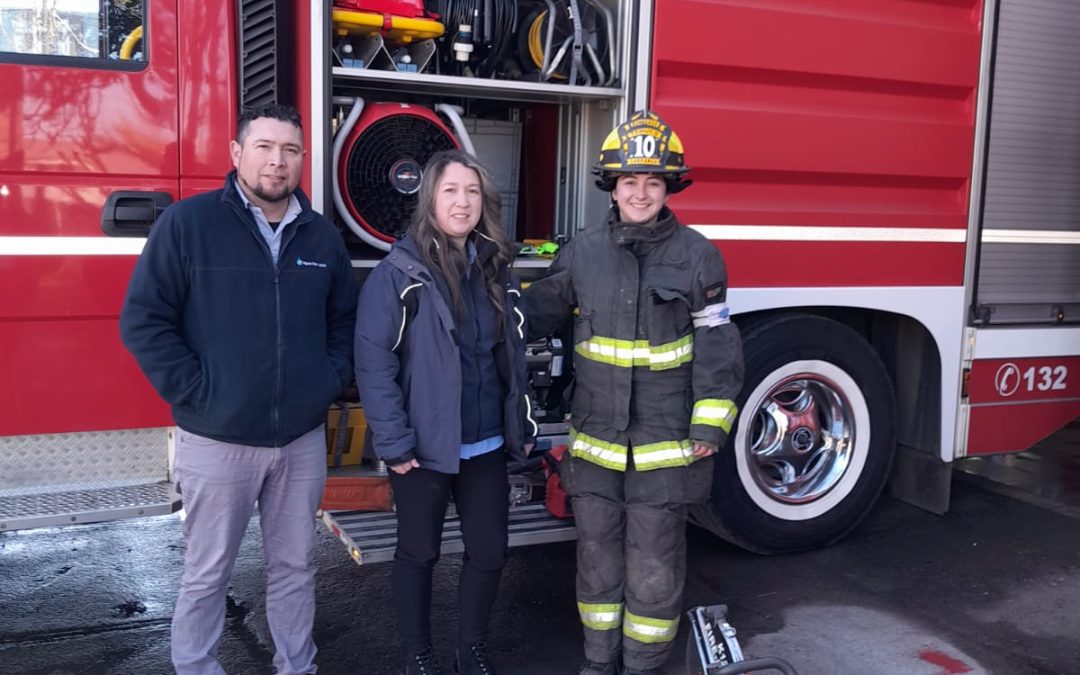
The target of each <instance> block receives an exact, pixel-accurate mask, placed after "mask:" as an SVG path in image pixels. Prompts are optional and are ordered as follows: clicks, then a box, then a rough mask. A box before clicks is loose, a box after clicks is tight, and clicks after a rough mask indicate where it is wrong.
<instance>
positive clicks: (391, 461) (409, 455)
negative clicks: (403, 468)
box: [383, 450, 416, 466]
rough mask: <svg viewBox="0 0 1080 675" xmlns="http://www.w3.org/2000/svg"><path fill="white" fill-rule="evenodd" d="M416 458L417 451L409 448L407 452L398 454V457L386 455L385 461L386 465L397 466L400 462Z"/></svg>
mask: <svg viewBox="0 0 1080 675" xmlns="http://www.w3.org/2000/svg"><path fill="white" fill-rule="evenodd" d="M414 459H416V453H415V452H413V451H412V450H408V451H406V452H405V454H402V455H398V456H397V457H384V458H383V463H384V464H386V466H397V465H398V464H404V463H405V462H411V461H412V460H414Z"/></svg>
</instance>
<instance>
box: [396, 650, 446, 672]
mask: <svg viewBox="0 0 1080 675" xmlns="http://www.w3.org/2000/svg"><path fill="white" fill-rule="evenodd" d="M405 675H442V670H441V669H440V668H439V660H438V659H437V658H435V652H434V651H433V650H432V649H431V647H428V648H427V649H425V650H424V651H422V652H417V653H415V654H409V655H407V656H406V657H405Z"/></svg>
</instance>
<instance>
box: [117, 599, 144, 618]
mask: <svg viewBox="0 0 1080 675" xmlns="http://www.w3.org/2000/svg"><path fill="white" fill-rule="evenodd" d="M113 609H114V610H116V615H117V616H119V617H121V618H124V619H130V618H131V617H133V616H135V615H136V614H146V605H144V604H142V603H141V602H139V601H138V600H127V601H125V602H121V603H120V604H119V605H116V606H115V607H113Z"/></svg>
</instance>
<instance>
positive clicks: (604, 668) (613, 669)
mask: <svg viewBox="0 0 1080 675" xmlns="http://www.w3.org/2000/svg"><path fill="white" fill-rule="evenodd" d="M578 675H619V664H618V663H615V662H612V663H596V662H594V661H589V660H588V659H585V663H583V664H581V669H580V670H578Z"/></svg>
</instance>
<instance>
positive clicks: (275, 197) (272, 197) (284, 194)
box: [241, 179, 292, 204]
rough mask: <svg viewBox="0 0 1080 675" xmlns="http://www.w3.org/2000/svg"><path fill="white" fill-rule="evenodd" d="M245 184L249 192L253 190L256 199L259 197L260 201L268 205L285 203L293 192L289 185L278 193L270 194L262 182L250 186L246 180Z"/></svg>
mask: <svg viewBox="0 0 1080 675" xmlns="http://www.w3.org/2000/svg"><path fill="white" fill-rule="evenodd" d="M241 180H242V179H241ZM243 182H244V186H245V187H246V188H247V189H248V190H251V194H253V195H255V196H256V197H258V198H259V199H261V200H263V201H264V202H266V203H267V204H276V203H278V202H283V201H285V200H286V199H288V198H289V195H291V194H292V190H291V189H289V186H288V185H285V186H284V187H282V188H281V189H280V190H278V191H276V192H270V191H269V190H266V189H265V188H263V186H262V183H261V182H260V181H255V184H254V185H250V184H248V182H247V181H246V180H245V181H243Z"/></svg>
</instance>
